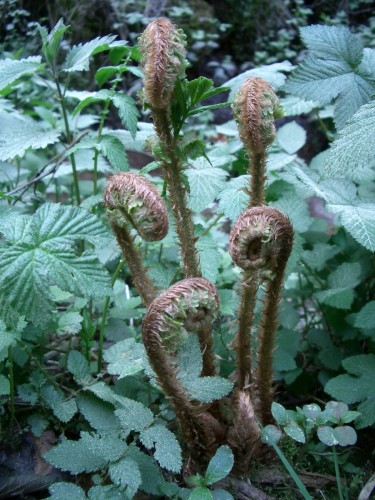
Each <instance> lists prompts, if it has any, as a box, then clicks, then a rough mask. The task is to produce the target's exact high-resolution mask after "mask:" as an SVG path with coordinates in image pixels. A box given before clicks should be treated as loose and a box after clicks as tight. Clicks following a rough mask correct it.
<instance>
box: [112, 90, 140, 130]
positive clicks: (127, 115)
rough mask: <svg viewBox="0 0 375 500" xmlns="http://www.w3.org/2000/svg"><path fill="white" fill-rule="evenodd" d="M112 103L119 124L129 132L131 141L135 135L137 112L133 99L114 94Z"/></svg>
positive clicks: (117, 93) (124, 95)
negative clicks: (119, 121) (118, 118)
mask: <svg viewBox="0 0 375 500" xmlns="http://www.w3.org/2000/svg"><path fill="white" fill-rule="evenodd" d="M112 102H113V104H114V105H115V106H116V108H117V110H118V114H119V117H120V120H121V123H122V124H123V125H124V127H125V128H127V129H128V130H129V132H130V133H131V136H132V137H133V139H134V138H135V136H136V133H137V122H138V119H139V112H138V109H137V106H136V104H135V101H134V99H132V98H131V97H130V96H127V95H126V94H120V93H119V92H116V93H115V94H114V95H113V97H112Z"/></svg>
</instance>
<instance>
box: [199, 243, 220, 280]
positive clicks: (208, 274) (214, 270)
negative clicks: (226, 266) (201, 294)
mask: <svg viewBox="0 0 375 500" xmlns="http://www.w3.org/2000/svg"><path fill="white" fill-rule="evenodd" d="M196 248H197V250H198V256H199V262H200V266H201V271H202V276H203V277H204V278H206V279H208V280H209V281H211V282H212V283H216V278H217V276H218V274H219V265H220V261H221V254H220V252H219V250H218V248H217V243H216V242H215V241H214V240H213V239H212V237H211V236H208V235H207V236H204V237H203V238H199V240H198V241H197V245H196Z"/></svg>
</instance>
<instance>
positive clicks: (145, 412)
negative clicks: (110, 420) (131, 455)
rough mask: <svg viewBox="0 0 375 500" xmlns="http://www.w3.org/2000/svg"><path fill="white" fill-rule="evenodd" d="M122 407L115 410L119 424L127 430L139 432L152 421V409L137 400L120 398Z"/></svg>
mask: <svg viewBox="0 0 375 500" xmlns="http://www.w3.org/2000/svg"><path fill="white" fill-rule="evenodd" d="M121 406H122V408H120V409H118V410H116V411H115V415H116V416H117V417H118V418H119V419H120V422H121V426H122V427H123V428H124V429H125V430H126V431H128V432H130V431H136V432H140V431H143V430H144V429H146V428H147V427H149V426H150V425H151V424H152V422H153V421H154V415H153V414H152V411H151V410H149V409H148V408H147V407H146V406H144V405H143V404H142V403H139V402H138V401H133V400H132V399H127V398H122V400H121Z"/></svg>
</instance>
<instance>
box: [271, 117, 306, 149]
mask: <svg viewBox="0 0 375 500" xmlns="http://www.w3.org/2000/svg"><path fill="white" fill-rule="evenodd" d="M276 137H277V141H278V143H279V145H280V146H281V148H282V149H283V150H284V151H286V152H287V153H288V154H293V153H296V152H297V151H298V150H299V149H301V148H302V147H303V146H304V145H305V142H306V131H305V129H304V128H303V127H301V125H298V123H296V122H291V123H287V124H286V125H283V126H282V127H281V128H280V129H279V130H278V131H277V136H276Z"/></svg>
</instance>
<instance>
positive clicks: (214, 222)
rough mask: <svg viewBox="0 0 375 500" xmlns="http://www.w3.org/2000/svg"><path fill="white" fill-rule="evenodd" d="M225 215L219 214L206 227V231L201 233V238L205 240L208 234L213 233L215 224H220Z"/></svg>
mask: <svg viewBox="0 0 375 500" xmlns="http://www.w3.org/2000/svg"><path fill="white" fill-rule="evenodd" d="M223 215H224V212H220V213H219V214H217V216H216V217H215V219H214V220H213V221H212V222H211V223H210V224H209V225H208V226H207V227H206V229H205V230H204V231H202V232H201V234H200V235H199V238H203V237H204V236H206V234H208V233H209V232H210V231H211V229H212V228H213V227H214V226H215V224H216V223H217V222H219V220H220V219H221V218H222V217H223Z"/></svg>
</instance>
